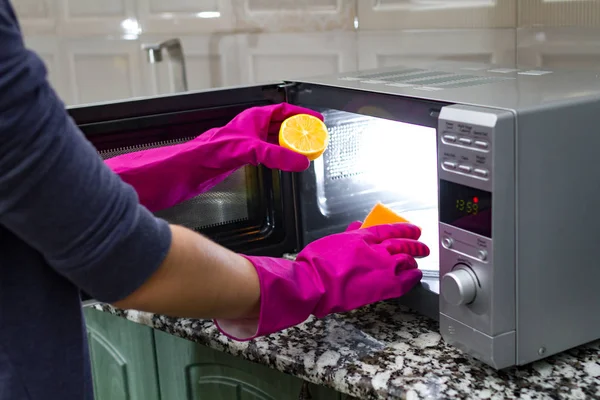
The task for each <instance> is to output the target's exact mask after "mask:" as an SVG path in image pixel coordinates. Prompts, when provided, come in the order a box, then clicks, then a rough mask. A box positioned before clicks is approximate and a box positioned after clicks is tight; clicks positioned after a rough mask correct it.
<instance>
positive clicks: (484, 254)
mask: <svg viewBox="0 0 600 400" xmlns="http://www.w3.org/2000/svg"><path fill="white" fill-rule="evenodd" d="M477 258H479V259H480V260H481V261H485V260H487V251H485V250H479V251H478V252H477Z"/></svg>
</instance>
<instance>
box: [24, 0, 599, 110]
mask: <svg viewBox="0 0 600 400" xmlns="http://www.w3.org/2000/svg"><path fill="white" fill-rule="evenodd" d="M12 1H13V4H14V6H15V9H16V11H17V14H18V15H19V18H20V21H21V24H22V28H23V31H24V34H25V37H26V42H27V45H28V46H29V47H30V48H32V49H34V50H35V51H37V52H38V53H39V54H41V56H42V57H43V58H44V60H45V62H46V64H47V66H48V69H49V74H50V80H51V82H52V83H53V85H54V86H55V88H56V89H57V91H58V92H59V94H60V95H61V97H62V98H63V99H64V100H65V102H66V103H67V104H79V103H89V102H97V101H108V100H115V99H122V98H128V97H135V96H146V95H153V94H159V93H168V92H172V91H173V90H175V88H174V87H173V81H172V75H173V71H172V70H170V69H169V64H168V62H162V63H158V64H149V63H148V62H147V56H146V53H145V52H144V51H143V50H142V45H144V44H151V43H157V42H160V41H163V40H166V39H169V38H173V37H177V38H180V40H181V41H182V44H183V49H184V53H185V57H186V63H187V78H188V84H189V88H190V89H206V88H211V87H219V86H231V85H242V84H252V83H260V82H266V81H273V80H278V79H282V78H299V77H302V76H309V75H315V74H323V73H335V72H345V71H353V70H357V69H367V68H374V67H378V66H392V65H397V64H399V63H403V62H406V61H407V60H418V59H449V60H466V61H485V62H493V63H498V64H507V65H511V64H514V63H515V61H516V60H518V61H519V63H522V64H525V65H527V66H537V67H544V66H568V67H576V68H579V67H583V68H598V69H600V0H170V1H168V2H167V1H164V0H12Z"/></svg>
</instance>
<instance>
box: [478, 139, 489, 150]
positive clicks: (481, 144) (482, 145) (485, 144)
mask: <svg viewBox="0 0 600 400" xmlns="http://www.w3.org/2000/svg"><path fill="white" fill-rule="evenodd" d="M475 146H477V147H479V148H480V149H487V148H488V147H489V144H488V142H484V141H483V140H476V141H475Z"/></svg>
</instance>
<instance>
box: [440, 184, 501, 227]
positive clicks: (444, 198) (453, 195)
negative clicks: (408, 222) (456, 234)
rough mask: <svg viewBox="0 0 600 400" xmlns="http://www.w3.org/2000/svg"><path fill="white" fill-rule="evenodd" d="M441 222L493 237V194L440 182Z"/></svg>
mask: <svg viewBox="0 0 600 400" xmlns="http://www.w3.org/2000/svg"><path fill="white" fill-rule="evenodd" d="M440 222H443V223H445V224H448V225H452V226H455V227H457V228H459V229H464V230H466V231H469V232H473V233H475V234H477V235H481V236H485V237H488V238H491V237H492V194H491V193H490V192H486V191H485V190H479V189H475V188H472V187H469V186H465V185H461V184H458V183H454V182H448V181H445V180H443V179H442V180H440Z"/></svg>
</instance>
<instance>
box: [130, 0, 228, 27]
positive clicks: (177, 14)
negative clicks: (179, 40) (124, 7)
mask: <svg viewBox="0 0 600 400" xmlns="http://www.w3.org/2000/svg"><path fill="white" fill-rule="evenodd" d="M136 1H137V15H138V16H139V20H140V24H141V26H142V29H143V32H144V33H150V34H154V33H166V34H176V33H182V34H194V33H214V32H224V31H231V30H232V29H233V12H232V9H231V0H197V1H188V0H175V1H168V2H167V1H163V0H136Z"/></svg>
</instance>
